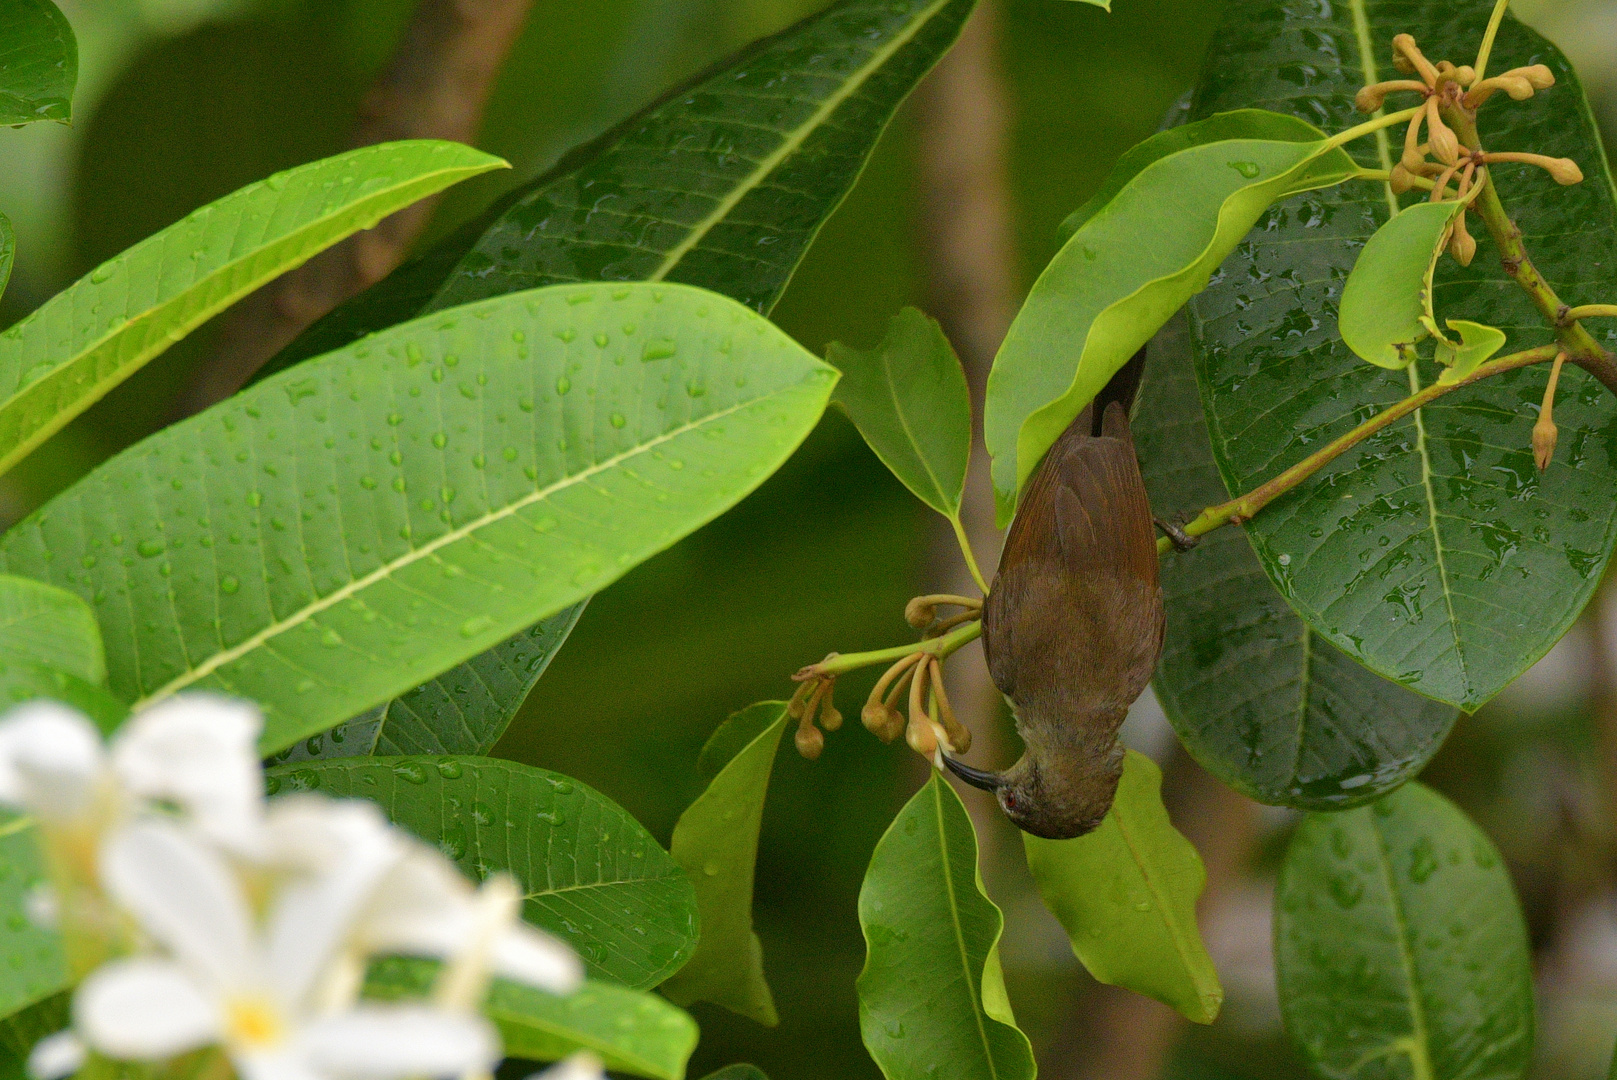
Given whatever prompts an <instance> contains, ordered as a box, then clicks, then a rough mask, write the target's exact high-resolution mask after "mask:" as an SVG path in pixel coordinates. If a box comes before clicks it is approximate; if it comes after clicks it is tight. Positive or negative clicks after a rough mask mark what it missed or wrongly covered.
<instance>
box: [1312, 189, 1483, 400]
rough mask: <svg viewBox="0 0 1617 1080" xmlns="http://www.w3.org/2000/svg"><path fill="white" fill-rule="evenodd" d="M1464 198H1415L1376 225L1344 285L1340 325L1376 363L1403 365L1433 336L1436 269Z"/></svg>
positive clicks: (1352, 343)
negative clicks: (1419, 200)
mask: <svg viewBox="0 0 1617 1080" xmlns="http://www.w3.org/2000/svg"><path fill="white" fill-rule="evenodd" d="M1460 205H1461V204H1460V203H1457V202H1444V203H1429V202H1426V203H1416V204H1415V205H1414V206H1411V207H1408V208H1407V209H1405V210H1404V211H1403V212H1402V213H1400V214H1399V215H1398V216H1397V217H1395V218H1392V219H1391V220H1389V221H1388V222H1387V223H1386V224H1385V225H1383V226H1381V228H1379V229H1377V230H1376V233H1375V235H1374V236H1372V237H1370V242H1369V243H1367V244H1365V245H1364V250H1363V251H1361V252H1360V253H1359V258H1358V260H1357V261H1356V262H1354V264H1353V270H1352V272H1351V273H1349V274H1348V279H1347V284H1346V285H1344V286H1342V309H1341V312H1340V314H1339V315H1338V317H1337V323H1336V326H1337V330H1338V332H1340V333H1341V335H1342V340H1343V341H1345V342H1346V343H1347V347H1348V348H1350V349H1352V350H1353V351H1354V352H1356V353H1358V354H1359V356H1360V357H1361V358H1363V359H1365V360H1368V361H1370V363H1372V364H1375V365H1376V366H1377V367H1384V368H1391V369H1393V370H1395V371H1396V370H1400V369H1402V368H1404V367H1407V366H1408V365H1409V363H1410V361H1412V360H1414V359H1415V346H1416V345H1417V344H1418V343H1419V342H1421V341H1423V340H1425V339H1426V338H1427V337H1428V336H1430V333H1431V331H1429V330H1428V329H1427V325H1426V324H1427V323H1428V322H1429V321H1430V320H1431V318H1432V297H1431V288H1432V271H1433V269H1434V268H1435V267H1436V265H1437V259H1438V256H1439V255H1441V254H1443V246H1442V245H1443V241H1444V239H1445V238H1446V237H1447V236H1448V232H1449V226H1450V225H1451V224H1452V223H1453V221H1454V218H1455V215H1457V214H1458V213H1459V212H1460Z"/></svg>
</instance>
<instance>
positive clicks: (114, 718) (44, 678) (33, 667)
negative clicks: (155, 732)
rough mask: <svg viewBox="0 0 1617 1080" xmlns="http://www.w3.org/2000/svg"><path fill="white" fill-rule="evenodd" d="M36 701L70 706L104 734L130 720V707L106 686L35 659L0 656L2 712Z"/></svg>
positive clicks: (0, 705) (0, 699) (0, 701)
mask: <svg viewBox="0 0 1617 1080" xmlns="http://www.w3.org/2000/svg"><path fill="white" fill-rule="evenodd" d="M37 698H50V699H51V700H53V701H60V702H62V703H63V704H66V705H71V706H72V707H73V708H75V709H77V710H78V711H79V712H81V713H83V714H84V715H86V716H88V717H89V718H90V720H91V721H92V722H93V723H94V724H95V726H96V727H97V728H99V729H100V730H101V733H102V734H103V735H110V734H111V733H112V732H113V730H114V729H116V728H117V727H118V725H119V724H122V723H123V722H124V721H125V720H126V719H128V717H129V706H128V705H125V704H124V703H123V702H121V701H119V700H118V699H117V698H115V697H113V696H112V695H111V694H110V693H108V692H107V690H106V689H105V688H104V687H101V686H97V685H96V684H95V683H91V682H86V681H85V680H83V679H81V678H79V677H78V676H77V675H70V674H68V673H67V672H65V671H62V670H60V669H58V668H53V667H49V666H47V665H45V664H41V663H37V662H35V661H32V660H24V659H16V658H13V657H0V712H4V711H5V710H6V709H9V708H11V707H12V706H13V705H20V704H22V703H23V702H25V701H33V700H35V699H37Z"/></svg>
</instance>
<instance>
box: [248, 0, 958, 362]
mask: <svg viewBox="0 0 1617 1080" xmlns="http://www.w3.org/2000/svg"><path fill="white" fill-rule="evenodd" d="M974 5H975V0H842V2H841V3H836V4H832V5H831V6H830V7H829V8H827V9H826V10H824V11H822V12H820V13H818V14H816V15H812V16H810V17H809V18H806V19H804V20H803V21H802V22H799V23H798V24H796V25H795V26H792V27H789V28H787V29H786V30H783V31H781V32H780V33H779V34H776V35H775V36H773V37H769V38H765V39H763V40H762V41H759V42H757V43H755V44H754V45H752V46H751V47H750V48H748V49H746V50H744V51H742V52H741V53H740V54H738V55H737V56H735V57H733V58H732V59H731V60H730V62H728V63H726V64H724V65H723V66H721V67H720V68H719V69H717V70H716V71H712V72H707V73H704V74H703V75H701V76H699V77H698V78H697V79H695V80H694V81H693V82H691V83H689V84H687V85H685V86H682V87H678V88H676V89H675V90H674V91H672V92H670V93H669V94H668V95H666V96H665V97H664V98H663V99H662V100H661V101H658V102H656V103H654V104H652V105H651V106H649V107H648V108H647V109H645V110H644V111H642V112H641V113H639V114H638V115H636V116H633V117H631V118H630V119H628V120H626V121H625V122H624V123H622V124H620V125H619V126H618V127H616V128H614V129H613V130H611V131H609V132H607V133H606V134H605V135H602V136H601V137H600V138H599V139H597V140H595V141H594V142H592V143H589V144H587V145H585V146H582V147H579V148H578V149H576V150H574V151H573V152H572V153H570V154H568V155H567V156H566V157H565V158H563V159H562V161H561V162H560V163H559V164H557V166H556V167H555V168H554V169H552V170H551V171H550V172H548V173H546V174H545V175H544V176H541V177H539V178H538V179H537V180H534V181H533V182H532V183H530V184H527V185H525V186H524V187H521V188H519V189H517V190H516V191H514V192H512V193H511V194H509V195H508V196H506V197H505V198H504V199H502V200H501V201H500V202H499V203H497V204H495V206H493V207H492V208H491V209H490V210H489V212H488V214H486V215H485V216H484V217H483V218H482V219H481V220H479V221H475V222H472V223H470V224H469V225H467V226H466V227H464V228H462V229H461V230H459V231H458V232H456V233H455V234H453V235H452V236H450V237H448V238H446V239H445V240H444V241H443V242H441V243H440V244H439V245H438V246H437V247H436V248H435V249H434V250H432V251H431V252H429V253H428V254H427V255H426V256H425V257H424V258H423V259H422V260H420V261H419V262H417V263H414V264H412V265H409V266H406V267H404V268H402V269H401V270H400V271H399V272H398V273H396V274H394V275H393V276H392V277H390V278H388V279H387V280H386V281H383V282H382V283H381V284H379V285H377V286H376V287H375V288H372V289H370V290H369V291H367V292H366V293H363V294H361V295H360V296H359V297H356V298H355V299H354V300H352V301H350V302H349V303H348V304H346V305H344V306H343V307H340V308H338V309H337V310H336V311H334V312H332V314H331V315H330V316H329V317H327V318H326V319H324V320H322V321H321V322H319V323H317V324H315V326H313V327H312V328H310V330H309V331H308V333H306V334H305V335H304V337H303V338H301V339H299V340H298V341H295V342H293V343H292V344H291V345H290V346H288V348H287V349H286V350H285V351H283V353H282V354H281V355H280V356H278V357H276V358H275V359H274V360H272V361H271V362H270V365H269V368H268V370H269V371H278V370H281V369H283V368H285V367H287V366H290V365H291V364H293V363H296V362H298V361H299V360H302V359H304V358H306V357H309V356H314V355H317V354H318V353H322V352H325V351H327V350H329V349H333V348H336V347H338V346H339V345H343V344H346V343H348V342H349V341H352V340H353V339H354V338H356V337H360V336H362V335H364V334H367V333H371V332H373V331H376V330H379V329H381V328H382V327H384V326H390V325H392V324H393V323H396V322H399V321H402V320H404V319H409V318H414V317H415V316H416V315H418V314H421V313H422V312H424V311H438V310H441V309H443V308H447V307H454V306H455V305H457V304H464V303H468V302H470V301H473V300H482V299H484V298H486V297H490V296H498V295H500V294H502V293H509V292H515V291H517V290H520V289H530V288H534V287H536V286H540V285H555V284H559V283H565V282H579V281H586V282H588V281H603V280H611V281H678V282H684V283H685V284H688V285H699V286H701V287H703V288H707V289H712V290H713V291H715V292H719V293H723V294H724V295H725V296H728V297H730V298H731V299H733V300H736V301H738V302H740V303H742V304H745V305H747V306H748V307H751V308H754V309H755V310H757V311H759V312H761V313H762V314H765V315H767V314H768V313H769V311H770V309H771V308H773V307H774V306H775V301H776V300H778V299H779V298H780V294H781V293H782V292H783V291H784V290H785V288H786V283H787V281H789V280H790V279H791V276H792V272H793V271H794V270H795V269H796V268H797V264H798V262H799V261H800V260H801V259H802V257H803V253H804V252H805V251H806V250H807V249H808V246H809V244H810V243H811V242H812V241H813V239H814V237H815V235H816V234H817V233H818V232H819V231H820V226H821V225H823V224H824V223H825V220H826V219H827V218H829V217H830V216H831V213H832V211H834V210H835V209H836V208H837V206H838V205H840V204H841V202H842V199H843V197H844V196H845V195H847V193H848V190H849V189H850V188H851V187H852V186H853V182H854V181H855V180H856V179H858V176H859V172H860V170H861V169H863V168H864V164H865V161H866V159H868V158H869V156H870V152H871V150H872V149H873V148H874V147H875V145H876V141H877V139H879V138H880V137H881V134H882V131H883V130H884V129H885V128H886V127H887V123H888V121H889V120H891V119H892V116H893V113H894V112H895V111H896V110H897V108H898V106H899V104H900V103H901V102H902V101H903V100H904V98H905V97H906V96H907V95H908V94H909V92H910V91H911V90H912V89H914V87H915V84H916V83H917V82H919V81H920V79H921V77H922V76H923V75H925V74H926V73H927V72H928V71H930V70H931V68H932V65H933V64H935V63H937V61H938V58H939V57H940V56H942V55H943V54H944V53H945V52H947V51H948V49H949V46H950V45H952V44H953V43H954V40H955V37H956V35H958V34H959V32H960V26H961V24H962V23H963V22H964V21H965V18H966V16H967V15H969V14H970V13H971V10H972V8H973V6H974ZM602 200H605V201H604V202H603V201H602Z"/></svg>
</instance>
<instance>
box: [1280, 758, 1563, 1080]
mask: <svg viewBox="0 0 1617 1080" xmlns="http://www.w3.org/2000/svg"><path fill="white" fill-rule="evenodd" d="M1275 920H1276V922H1275V969H1276V974H1277V976H1278V978H1279V989H1280V1009H1281V1013H1282V1015H1283V1016H1284V1018H1285V1022H1286V1030H1287V1032H1288V1033H1289V1034H1290V1035H1291V1038H1292V1041H1293V1043H1295V1044H1296V1046H1297V1048H1298V1050H1299V1051H1300V1052H1301V1053H1302V1055H1303V1057H1304V1058H1305V1059H1306V1060H1307V1061H1308V1062H1309V1064H1311V1065H1312V1066H1313V1067H1314V1068H1315V1069H1316V1070H1317V1071H1318V1072H1319V1073H1320V1075H1322V1076H1324V1077H1326V1078H1327V1080H1380V1078H1383V1077H1394V1076H1415V1077H1424V1078H1429V1080H1459V1078H1461V1077H1464V1078H1465V1080H1517V1078H1519V1077H1520V1076H1522V1074H1523V1073H1524V1072H1525V1071H1526V1069H1527V1065H1528V1062H1529V1059H1530V1057H1531V1053H1532V1045H1533V981H1532V966H1531V963H1530V961H1529V956H1528V948H1527V929H1526V926H1525V925H1524V924H1523V922H1522V914H1521V908H1520V906H1519V905H1518V904H1517V902H1516V896H1515V894H1514V893H1513V892H1512V891H1511V886H1510V875H1509V874H1508V873H1507V872H1506V870H1505V867H1504V863H1503V860H1501V859H1500V857H1499V852H1498V851H1497V850H1495V848H1494V846H1493V844H1492V843H1490V842H1489V840H1488V838H1487V837H1486V836H1484V835H1483V833H1482V830H1480V829H1478V828H1477V827H1476V825H1474V824H1473V823H1472V822H1471V821H1470V820H1468V819H1467V818H1466V817H1465V815H1464V814H1462V813H1461V812H1460V811H1459V809H1458V808H1456V807H1455V806H1454V805H1453V804H1452V803H1450V802H1449V801H1448V800H1447V799H1445V798H1443V797H1442V796H1441V795H1438V794H1437V793H1436V792H1433V791H1432V790H1431V789H1429V788H1426V787H1423V786H1422V785H1420V784H1414V783H1412V784H1407V785H1405V786H1404V787H1403V788H1401V789H1399V790H1398V791H1396V792H1394V793H1393V794H1391V795H1388V796H1387V797H1386V798H1384V799H1382V800H1380V801H1379V802H1376V803H1373V804H1371V805H1370V806H1365V807H1360V808H1359V809H1357V810H1349V811H1346V812H1344V813H1340V814H1309V815H1308V816H1307V817H1306V818H1304V819H1303V823H1302V825H1301V826H1300V827H1299V828H1298V830H1297V834H1296V836H1295V837H1294V838H1293V839H1292V842H1291V847H1290V849H1289V850H1288V851H1287V852H1286V861H1285V864H1284V866H1283V867H1282V868H1281V871H1280V881H1279V884H1278V886H1277V891H1276V894H1275Z"/></svg>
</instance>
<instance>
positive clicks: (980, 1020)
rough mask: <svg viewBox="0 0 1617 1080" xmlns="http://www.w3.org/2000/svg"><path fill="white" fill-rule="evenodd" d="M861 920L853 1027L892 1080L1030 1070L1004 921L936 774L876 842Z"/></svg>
mask: <svg viewBox="0 0 1617 1080" xmlns="http://www.w3.org/2000/svg"><path fill="white" fill-rule="evenodd" d="M859 925H860V926H861V927H863V929H864V932H865V946H866V952H865V968H864V970H863V971H862V972H860V974H859V981H858V984H857V985H858V990H859V1029H860V1032H861V1033H862V1034H863V1036H864V1040H865V1047H866V1049H868V1050H869V1051H870V1056H871V1057H873V1058H875V1059H876V1064H877V1065H879V1066H881V1070H882V1072H883V1073H885V1074H886V1076H887V1077H888V1080H928V1078H932V1077H936V1076H940V1075H948V1076H950V1077H958V1078H960V1080H1018V1078H1020V1080H1032V1077H1033V1075H1034V1072H1035V1071H1036V1070H1035V1067H1034V1063H1033V1051H1032V1048H1031V1046H1030V1045H1029V1044H1028V1040H1027V1036H1025V1035H1023V1034H1022V1032H1021V1029H1019V1028H1018V1027H1017V1026H1016V1018H1015V1017H1014V1016H1012V1015H1011V1006H1010V1000H1009V999H1008V998H1007V997H1006V996H1005V979H1004V976H1003V974H1002V973H1001V969H1000V962H999V935H1000V930H1001V928H1002V927H1003V926H1004V919H1003V918H1002V916H1001V915H1000V911H999V908H998V907H996V906H995V905H994V902H993V901H992V900H990V899H988V897H987V895H986V894H984V892H983V886H982V877H981V875H980V874H979V873H978V870H977V836H976V833H975V832H973V830H972V827H971V818H969V817H968V816H967V815H966V808H965V806H964V805H963V804H962V803H961V802H960V796H958V795H956V794H955V791H954V789H953V788H952V787H950V786H949V785H948V783H947V782H945V781H944V780H943V778H942V777H940V776H939V775H938V774H937V773H935V772H934V773H933V774H932V777H931V779H929V780H928V781H927V782H926V785H925V786H924V787H922V788H921V790H920V791H918V792H916V794H915V797H914V798H912V799H910V801H909V802H908V803H907V804H905V806H904V809H902V810H900V811H899V813H898V816H897V817H896V818H894V819H893V823H892V824H891V825H890V826H888V828H887V831H886V833H884V834H883V835H882V838H881V840H880V841H878V842H877V844H876V851H875V854H873V855H872V856H871V859H870V869H869V870H868V871H867V872H866V873H865V883H864V886H863V887H862V888H861V889H860V890H859Z"/></svg>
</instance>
